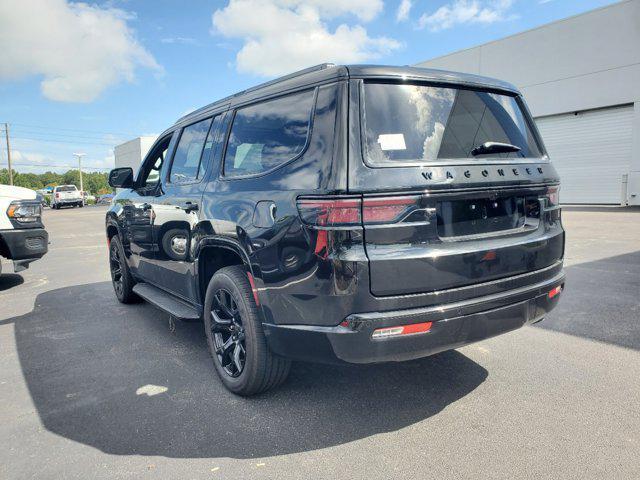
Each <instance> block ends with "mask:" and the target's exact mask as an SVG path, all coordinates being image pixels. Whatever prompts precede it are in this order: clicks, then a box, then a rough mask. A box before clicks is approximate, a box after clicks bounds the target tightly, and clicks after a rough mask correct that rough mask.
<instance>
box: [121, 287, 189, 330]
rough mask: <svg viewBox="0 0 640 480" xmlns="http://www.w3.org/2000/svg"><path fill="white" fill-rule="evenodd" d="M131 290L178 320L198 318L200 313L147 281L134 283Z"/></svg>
mask: <svg viewBox="0 0 640 480" xmlns="http://www.w3.org/2000/svg"><path fill="white" fill-rule="evenodd" d="M133 291H134V292H135V293H136V294H137V295H138V296H140V297H142V298H143V299H145V300H146V301H147V302H149V303H150V304H152V305H154V306H156V307H158V308H159V309H160V310H164V311H165V312H167V313H168V314H170V315H173V316H174V317H176V318H178V319H180V320H187V321H194V320H200V313H199V312H198V311H197V310H196V309H195V308H194V307H192V306H191V305H189V304H187V303H186V302H184V301H182V300H180V299H179V298H177V297H174V296H173V295H171V294H170V293H167V292H165V291H164V290H162V289H160V288H158V287H154V286H153V285H150V284H148V283H136V284H135V285H134V287H133Z"/></svg>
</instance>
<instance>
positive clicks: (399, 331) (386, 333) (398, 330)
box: [371, 322, 432, 338]
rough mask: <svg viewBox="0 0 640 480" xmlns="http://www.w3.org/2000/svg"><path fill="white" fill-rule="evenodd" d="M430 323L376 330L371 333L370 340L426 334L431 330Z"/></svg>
mask: <svg viewBox="0 0 640 480" xmlns="http://www.w3.org/2000/svg"><path fill="white" fill-rule="evenodd" d="M431 323H432V322H425V323H412V324H411V325H400V326H398V327H386V328H378V329H376V330H374V331H373V335H371V338H386V337H395V336H398V335H411V334H414V333H426V332H428V331H429V330H431Z"/></svg>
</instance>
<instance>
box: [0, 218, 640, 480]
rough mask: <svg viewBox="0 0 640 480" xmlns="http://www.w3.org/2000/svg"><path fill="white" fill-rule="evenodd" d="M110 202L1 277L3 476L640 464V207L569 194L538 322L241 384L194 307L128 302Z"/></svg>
mask: <svg viewBox="0 0 640 480" xmlns="http://www.w3.org/2000/svg"><path fill="white" fill-rule="evenodd" d="M104 212H105V208H102V207H95V208H84V209H68V210H61V211H46V213H45V219H44V220H45V224H46V227H47V230H48V231H49V234H50V240H51V245H50V251H49V253H48V254H47V255H46V256H45V257H44V258H43V259H42V260H40V261H38V262H35V263H33V264H32V266H31V268H30V269H29V270H28V271H25V272H22V273H21V274H19V275H16V274H12V273H8V272H10V271H12V269H11V268H10V265H9V264H8V263H5V264H4V268H3V271H4V274H2V276H1V277H0V363H1V365H2V367H1V368H0V402H1V406H2V408H1V409H0V439H1V441H2V445H1V447H0V478H2V479H4V478H7V479H22V478H52V479H63V478H81V479H88V478H123V479H124V478H127V479H128V478H135V479H143V478H162V479H167V478H179V479H190V478H194V479H200V478H204V479H212V478H241V479H254V478H256V479H257V478H282V479H306V478H322V479H331V478H344V479H358V478H363V479H364V478H367V479H386V478H391V477H393V478H396V479H404V478H407V479H422V478H505V479H506V478H509V479H512V478H536V479H539V478H576V479H578V478H579V479H586V478H598V479H601V478H625V479H627V478H628V479H635V478H640V351H639V350H640V210H631V209H614V208H600V209H597V208H594V209H590V208H576V209H566V210H565V212H564V213H563V219H564V224H565V227H566V229H567V232H568V235H567V251H566V266H567V283H566V289H565V292H564V293H563V298H562V301H561V303H560V306H559V307H558V308H557V309H556V310H554V311H553V312H552V314H551V315H550V316H549V317H548V318H547V319H546V320H545V321H543V322H541V323H539V324H537V325H535V326H528V327H525V328H523V329H520V330H518V331H515V332H511V333H508V334H506V335H502V336H499V337H496V338H493V339H490V340H487V341H483V342H480V343H477V344H474V345H470V346H467V347H464V348H461V349H459V350H456V351H451V352H445V353H442V354H439V355H436V356H433V357H429V358H425V359H422V360H418V361H412V362H407V363H400V364H384V365H369V366H352V367H336V366H324V365H313V364H303V363H296V364H294V366H293V368H292V373H291V376H290V378H289V380H288V381H287V382H286V383H285V385H283V386H282V387H281V388H279V389H278V390H275V391H272V392H268V393H266V394H263V395H261V396H258V397H255V398H251V399H244V398H239V397H236V396H234V395H232V394H230V393H229V392H227V391H226V390H225V389H224V388H223V386H222V384H221V383H220V381H219V380H218V379H217V377H216V376H215V372H214V370H213V366H212V364H211V362H210V359H209V356H208V352H207V349H206V342H205V339H204V333H203V328H202V324H199V323H178V324H177V325H176V328H175V331H171V329H170V324H169V321H168V316H167V315H165V314H163V313H161V312H159V311H158V310H156V309H155V308H154V307H152V306H150V305H146V304H144V303H142V304H137V305H131V306H125V305H121V304H119V303H118V302H117V301H116V299H115V297H114V295H113V291H112V287H111V283H110V281H109V273H108V268H107V249H106V242H105V235H104Z"/></svg>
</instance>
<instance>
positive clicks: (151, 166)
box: [136, 135, 172, 195]
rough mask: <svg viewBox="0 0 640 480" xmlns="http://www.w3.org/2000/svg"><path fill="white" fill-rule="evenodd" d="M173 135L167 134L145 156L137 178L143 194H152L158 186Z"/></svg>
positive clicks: (138, 186) (137, 183) (139, 188)
mask: <svg viewBox="0 0 640 480" xmlns="http://www.w3.org/2000/svg"><path fill="white" fill-rule="evenodd" d="M171 137H172V135H167V136H166V137H164V138H163V139H161V140H160V141H159V142H158V143H156V144H155V145H154V146H153V149H152V150H151V151H150V152H149V154H148V155H147V157H146V158H145V161H144V163H143V164H142V168H141V169H140V171H139V173H138V179H137V180H136V188H137V189H138V190H139V191H140V193H141V194H143V195H148V194H151V193H152V192H153V191H154V190H155V189H156V188H157V186H158V182H159V180H160V170H161V169H162V164H163V163H164V160H165V158H166V156H167V151H168V150H169V145H170V144H171Z"/></svg>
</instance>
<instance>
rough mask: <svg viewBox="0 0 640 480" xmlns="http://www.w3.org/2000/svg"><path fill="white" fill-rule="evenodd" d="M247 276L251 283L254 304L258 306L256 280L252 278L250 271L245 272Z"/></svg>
mask: <svg viewBox="0 0 640 480" xmlns="http://www.w3.org/2000/svg"><path fill="white" fill-rule="evenodd" d="M247 277H248V278H249V285H251V291H252V292H253V299H254V300H255V301H256V305H258V306H260V299H259V298H258V289H257V288H256V282H255V281H254V280H253V275H251V272H247Z"/></svg>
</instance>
